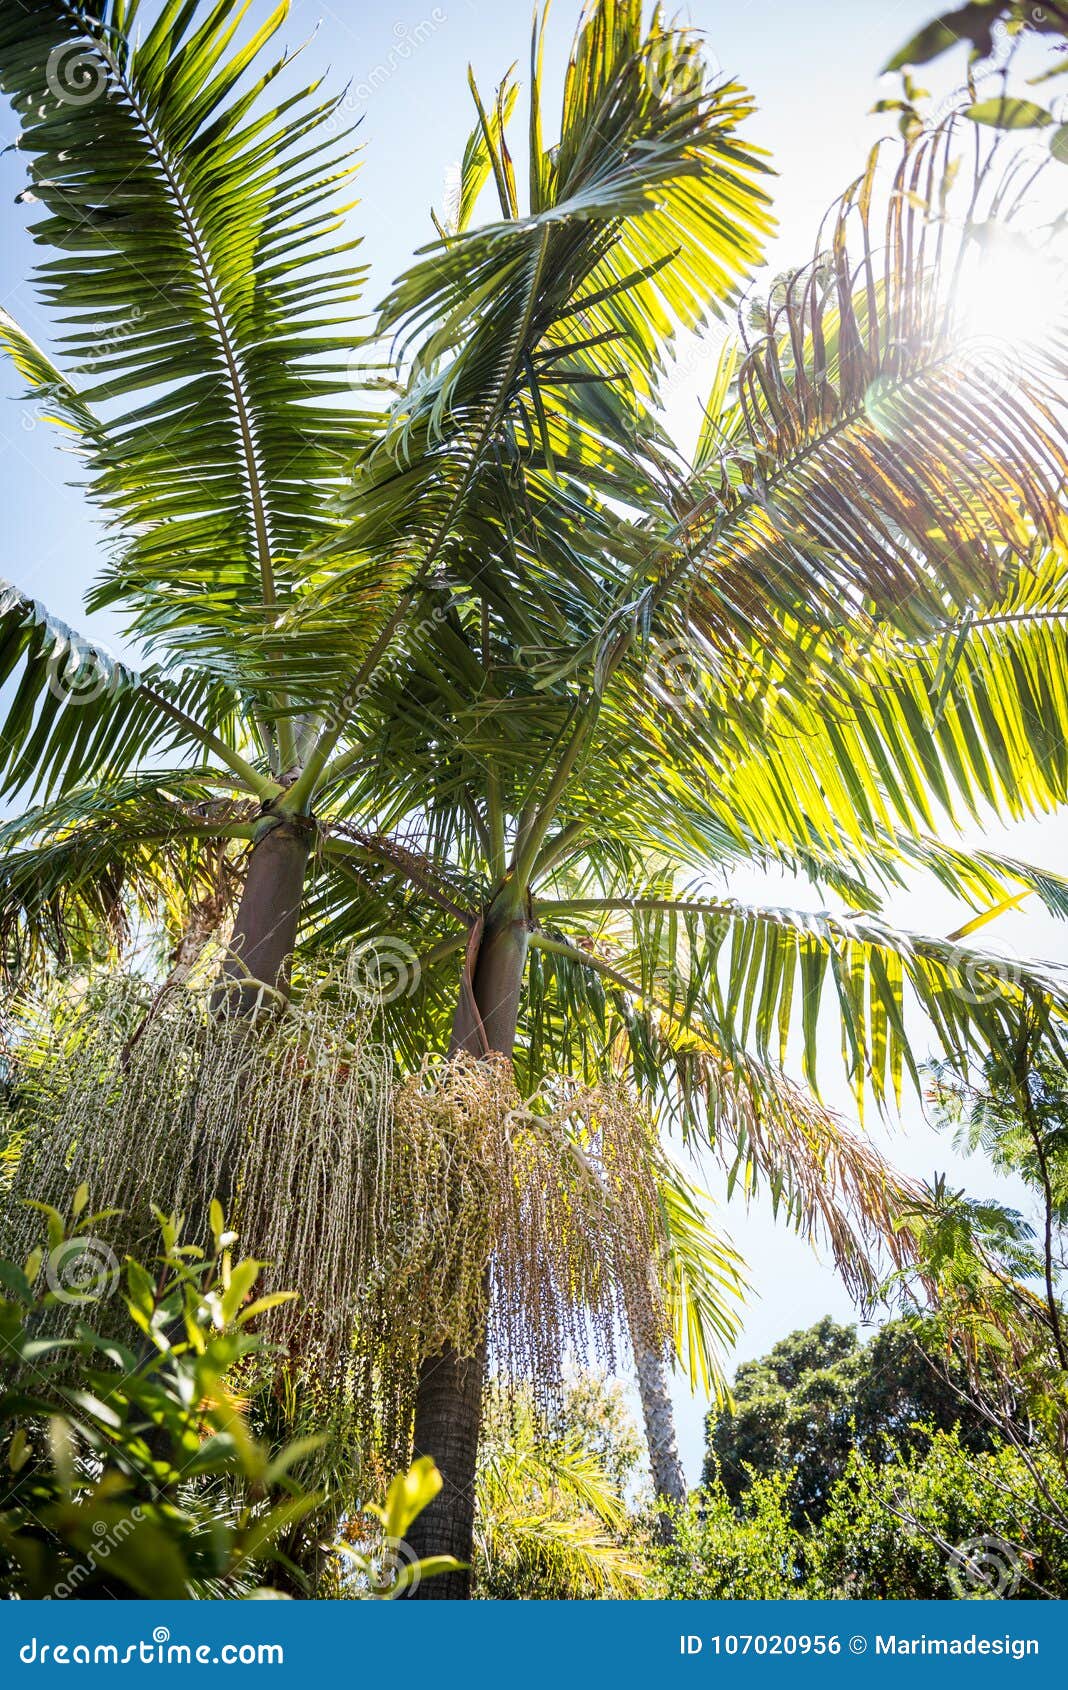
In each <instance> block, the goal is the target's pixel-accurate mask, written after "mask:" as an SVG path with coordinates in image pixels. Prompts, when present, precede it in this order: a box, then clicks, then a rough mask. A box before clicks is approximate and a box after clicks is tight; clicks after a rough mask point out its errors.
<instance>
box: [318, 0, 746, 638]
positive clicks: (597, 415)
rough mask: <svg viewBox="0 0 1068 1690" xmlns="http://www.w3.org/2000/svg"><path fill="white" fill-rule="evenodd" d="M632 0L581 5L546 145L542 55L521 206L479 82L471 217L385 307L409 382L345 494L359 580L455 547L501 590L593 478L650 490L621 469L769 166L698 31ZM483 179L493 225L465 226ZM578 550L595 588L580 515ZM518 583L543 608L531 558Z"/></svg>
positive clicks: (648, 430) (577, 568) (740, 101)
mask: <svg viewBox="0 0 1068 1690" xmlns="http://www.w3.org/2000/svg"><path fill="white" fill-rule="evenodd" d="M641 11H642V8H641V6H640V4H638V3H637V0H625V3H622V4H613V5H610V6H608V5H605V6H596V7H591V8H589V9H588V10H587V12H586V13H585V15H584V18H583V21H582V24H581V26H580V29H579V32H578V35H577V37H576V41H575V46H574V49H573V53H572V57H571V61H570V64H569V68H568V72H567V76H566V79H565V88H564V96H563V107H562V112H561V117H560V124H559V135H558V139H557V141H556V143H555V144H554V145H552V146H547V145H546V144H545V141H544V138H543V133H542V131H543V127H544V118H543V114H542V109H541V92H540V88H539V86H538V81H537V68H536V67H537V58H538V54H537V50H536V51H535V55H534V64H535V70H534V79H533V86H532V88H531V107H532V119H531V132H530V143H529V170H528V176H529V192H528V196H527V199H528V203H527V205H526V208H525V210H524V209H522V208H521V206H520V203H519V194H518V189H517V187H516V183H515V175H514V168H513V165H512V160H511V155H510V153H509V151H508V149H507V146H506V143H505V141H504V126H505V119H506V116H507V113H508V111H509V110H510V109H511V106H512V104H513V100H514V92H513V89H512V87H511V85H510V84H509V85H506V86H505V87H504V88H503V89H502V90H501V93H500V95H499V98H498V103H497V107H496V110H495V112H494V113H493V114H488V113H487V112H486V110H485V108H484V106H483V105H482V102H481V100H480V98H479V96H478V93H477V90H475V91H474V92H475V99H476V106H477V109H478V112H479V125H478V128H477V130H476V134H475V136H474V137H473V138H472V141H471V143H470V144H469V146H468V149H467V153H466V155H465V165H464V176H463V183H462V187H461V207H462V211H463V216H462V218H461V220H460V225H459V227H458V228H457V230H456V232H454V233H447V234H446V235H445V236H444V237H443V239H442V240H441V241H439V242H438V243H436V244H435V245H434V247H432V248H430V249H428V251H427V254H426V256H425V257H424V258H422V259H421V260H419V261H417V262H416V264H415V265H414V266H413V267H412V268H411V269H410V270H409V271H408V272H407V273H406V274H405V275H404V276H403V277H402V278H401V280H400V281H399V282H398V283H397V284H396V286H395V287H394V289H393V291H392V292H391V294H390V295H389V297H388V298H387V300H386V301H385V303H384V305H383V308H382V315H381V318H380V322H379V332H380V333H381V334H382V335H385V336H389V335H392V336H394V337H395V340H396V344H397V354H398V358H399V360H400V361H401V363H402V365H406V366H407V368H408V373H409V374H408V385H407V389H406V392H405V393H404V395H403V396H402V398H401V399H400V400H399V401H398V403H397V405H396V406H395V408H394V411H393V415H392V419H391V424H390V427H389V429H388V432H387V434H386V437H385V439H384V441H383V442H381V444H380V445H379V446H378V447H377V448H376V449H375V450H374V451H373V452H372V453H371V454H370V456H369V458H368V460H367V462H366V464H365V465H364V466H363V468H362V469H361V470H360V472H359V473H358V474H357V477H356V481H355V485H354V488H353V491H352V493H351V495H350V497H349V500H348V507H349V511H350V514H351V523H350V526H349V528H348V529H347V531H346V532H345V534H344V535H343V536H342V538H341V542H340V544H341V546H342V547H343V548H348V550H349V551H350V552H351V553H352V554H353V558H354V567H355V568H356V569H357V570H358V569H359V568H360V567H361V561H362V559H363V558H365V557H366V556H369V555H378V556H382V555H392V556H394V557H395V558H396V559H397V561H398V563H399V565H401V566H402V567H403V569H404V570H405V571H407V572H408V573H411V572H412V571H413V570H414V571H415V572H416V574H417V577H418V578H419V579H423V578H425V577H426V576H427V575H428V574H429V572H430V571H431V570H432V568H433V567H434V565H435V564H437V563H438V562H439V560H445V559H447V560H448V562H449V564H450V565H451V566H452V567H454V568H459V570H460V571H461V573H464V574H468V573H470V574H473V575H474V576H475V578H476V580H477V582H478V584H479V586H480V588H482V589H483V590H485V591H486V592H487V593H488V594H491V595H492V592H493V580H494V578H498V579H499V578H500V577H501V573H502V570H503V571H504V572H505V575H507V572H508V569H509V567H510V568H511V570H512V572H513V573H514V571H515V569H516V568H517V567H520V569H522V565H523V563H524V561H525V560H523V559H522V557H521V556H520V557H519V559H518V562H517V560H516V558H515V557H513V553H515V551H516V549H517V547H519V549H520V552H521V542H522V537H523V536H524V535H526V536H527V537H528V539H529V541H530V545H531V550H532V551H533V552H534V553H535V554H536V555H537V554H538V545H539V540H540V539H541V538H542V537H545V538H548V532H547V531H548V530H550V529H551V527H552V524H553V520H554V519H553V514H552V513H553V512H554V511H559V510H562V511H563V512H565V513H566V512H567V511H568V508H569V507H570V508H571V509H572V512H573V513H574V514H577V513H578V512H579V511H580V510H581V508H582V505H583V503H584V502H585V501H586V500H588V496H589V490H590V488H591V486H593V487H598V486H600V487H602V488H603V487H604V486H606V485H608V484H612V483H614V484H615V488H616V490H618V486H619V483H620V481H621V480H622V481H626V482H627V485H628V490H629V491H630V493H631V495H632V497H641V495H642V493H643V491H644V492H648V488H643V486H642V484H641V481H640V479H639V482H638V484H637V486H635V483H634V477H633V468H632V467H631V466H629V465H628V464H627V463H626V459H627V455H628V443H632V442H637V440H638V439H639V438H640V437H641V436H643V435H652V434H655V425H654V424H653V421H652V419H651V417H649V416H648V414H647V409H646V401H647V400H648V399H649V398H650V397H651V395H652V392H653V389H654V386H655V381H656V377H657V373H658V371H659V368H660V361H661V356H662V348H663V346H664V344H665V342H666V341H667V340H668V339H670V337H671V335H672V334H673V333H674V331H675V329H676V328H678V327H680V326H684V327H692V326H694V324H695V323H697V322H698V321H699V320H700V319H701V318H702V316H703V315H704V314H705V313H706V312H707V311H708V310H709V309H711V308H713V307H715V306H716V305H717V303H718V302H720V301H722V299H723V298H724V297H725V296H726V295H728V294H729V293H730V291H731V290H732V289H734V288H735V287H736V285H737V283H738V280H739V278H740V276H741V274H742V273H743V271H744V268H745V267H746V265H747V264H749V263H750V262H752V261H754V260H755V259H756V258H757V256H758V253H759V243H760V239H761V236H762V235H763V233H764V232H765V231H766V229H767V227H768V217H767V212H766V197H765V195H764V194H763V192H762V190H761V189H760V187H759V175H760V172H761V170H762V168H763V166H762V163H761V161H760V158H759V156H758V155H757V154H756V153H755V152H754V151H753V150H752V149H751V148H748V147H747V146H745V145H744V143H743V142H742V140H741V138H740V136H739V128H740V125H741V124H742V123H743V122H744V120H745V119H746V117H747V116H748V115H749V113H750V111H751V102H750V101H749V99H748V97H747V96H746V95H745V94H744V93H743V92H742V90H741V89H740V88H738V87H737V86H736V85H733V84H722V85H719V86H715V85H713V84H712V83H711V82H710V81H709V79H708V76H707V72H706V70H705V68H704V67H703V65H702V62H701V57H700V53H699V51H698V48H697V46H696V43H695V41H694V39H693V38H692V37H691V36H689V35H688V34H686V33H685V32H682V31H679V30H676V29H668V28H666V27H665V26H664V25H663V23H662V22H661V21H660V19H659V17H657V18H656V19H654V20H653V22H652V24H651V25H650V27H649V29H648V30H647V31H643V28H642V18H641ZM490 174H492V175H493V177H494V179H495V182H496V185H497V189H498V195H499V198H500V200H501V220H500V221H498V222H494V223H490V224H487V225H485V226H483V227H480V228H474V229H472V228H470V226H469V217H470V212H471V209H472V207H473V204H474V199H475V197H476V192H477V188H478V186H479V185H480V183H481V182H482V181H483V180H485V179H486V178H487V177H488V176H489V175H490ZM532 536H536V538H535V537H532ZM570 543H571V545H572V546H574V548H575V556H574V557H573V558H572V560H571V561H572V569H573V572H574V573H575V575H576V578H577V582H578V584H579V585H580V586H581V585H582V565H581V564H580V563H579V558H589V557H591V556H592V557H593V559H594V564H593V566H592V568H593V575H592V579H593V585H594V588H595V589H596V588H597V583H598V581H599V578H600V574H601V572H602V570H603V569H604V568H605V567H607V566H608V564H609V561H610V560H609V559H608V558H606V557H605V556H604V555H603V553H602V555H601V558H600V561H599V565H598V554H597V549H596V548H586V547H583V546H582V543H581V534H580V531H579V530H578V529H577V528H576V525H575V523H574V521H573V520H572V523H571V535H570ZM332 549H333V548H332ZM491 565H492V567H491ZM527 567H530V564H529V561H528V562H527ZM567 574H568V571H567V570H566V569H565V570H564V572H563V574H562V576H561V572H560V571H557V572H556V578H557V579H558V580H563V581H564V582H566V580H567ZM525 585H526V588H527V593H526V596H527V599H528V602H530V601H532V604H531V607H532V608H533V603H536V602H537V600H538V599H539V596H540V595H539V592H538V581H537V571H536V569H535V574H534V578H533V579H529V580H526V581H525ZM330 586H331V583H330V582H328V583H327V587H328V590H329V589H330ZM532 589H533V590H532Z"/></svg>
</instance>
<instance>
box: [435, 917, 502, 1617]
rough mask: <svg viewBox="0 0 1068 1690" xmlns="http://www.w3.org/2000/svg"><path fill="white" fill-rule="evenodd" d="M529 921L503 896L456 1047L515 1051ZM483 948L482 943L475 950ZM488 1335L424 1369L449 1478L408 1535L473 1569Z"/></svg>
mask: <svg viewBox="0 0 1068 1690" xmlns="http://www.w3.org/2000/svg"><path fill="white" fill-rule="evenodd" d="M529 935H530V921H529V916H528V913H527V910H526V908H525V905H524V904H522V903H519V904H517V901H516V897H515V894H514V893H511V892H510V891H509V895H508V896H507V899H498V900H497V902H496V903H495V904H494V906H493V908H492V909H491V910H490V913H489V915H488V916H487V917H486V920H485V924H484V926H483V927H482V929H481V932H480V934H479V936H478V938H477V941H476V945H473V946H472V947H471V949H470V950H469V953H468V959H467V965H466V967H465V970H464V980H463V984H462V986H461V991H460V1001H459V1003H458V1004H457V1007H456V1015H455V1017H454V1020H453V1027H452V1039H451V1042H450V1047H449V1048H450V1052H451V1053H452V1054H457V1053H459V1052H460V1051H466V1052H467V1053H468V1054H469V1055H471V1056H477V1057H483V1056H487V1055H491V1054H493V1053H497V1054H499V1055H502V1056H506V1057H509V1058H510V1057H511V1055H512V1051H513V1048H514V1046H515V1030H516V1022H517V1020H518V1017H519V996H520V991H521V989H522V984H523V971H524V969H525V967H526V960H527V943H528V939H529ZM476 947H477V948H476ZM485 1372H486V1344H485V1340H483V1342H482V1343H481V1344H480V1345H479V1347H478V1349H477V1350H476V1351H475V1353H474V1355H473V1356H460V1355H457V1353H456V1351H455V1350H454V1349H453V1348H452V1347H451V1345H447V1346H446V1347H445V1349H444V1350H442V1351H441V1352H440V1353H439V1354H438V1355H434V1356H427V1357H426V1358H425V1359H424V1361H423V1364H422V1366H421V1368H420V1370H419V1384H418V1387H417V1391H416V1401H415V1431H414V1439H413V1456H419V1455H429V1456H431V1457H432V1458H433V1460H434V1461H435V1462H436V1464H437V1467H438V1470H439V1472H440V1473H441V1476H442V1479H443V1481H444V1482H443V1484H442V1487H441V1490H440V1491H439V1492H438V1495H437V1496H436V1497H435V1498H434V1501H433V1502H432V1503H431V1504H430V1506H429V1507H428V1508H425V1509H424V1510H423V1512H422V1513H421V1514H420V1515H419V1517H418V1519H416V1520H415V1521H414V1522H413V1524H412V1526H411V1529H410V1530H409V1533H408V1545H409V1548H410V1549H411V1551H412V1553H413V1554H414V1555H417V1556H419V1557H423V1556H426V1555H454V1556H455V1557H456V1559H457V1560H458V1561H462V1562H464V1563H465V1566H466V1567H467V1568H469V1567H470V1562H471V1554H472V1549H473V1546H474V1531H475V1465H476V1461H477V1457H478V1439H479V1432H480V1429H481V1423H482V1390H483V1385H484V1382H485ZM470 1594H471V1574H470V1571H469V1570H467V1571H464V1572H459V1573H442V1574H440V1575H439V1576H438V1577H436V1578H432V1579H426V1580H424V1581H423V1582H421V1583H420V1584H418V1585H417V1586H416V1588H415V1590H414V1591H413V1592H412V1595H413V1596H414V1598H415V1599H416V1600H422V1601H438V1602H440V1601H462V1600H464V1599H466V1598H467V1597H469V1596H470Z"/></svg>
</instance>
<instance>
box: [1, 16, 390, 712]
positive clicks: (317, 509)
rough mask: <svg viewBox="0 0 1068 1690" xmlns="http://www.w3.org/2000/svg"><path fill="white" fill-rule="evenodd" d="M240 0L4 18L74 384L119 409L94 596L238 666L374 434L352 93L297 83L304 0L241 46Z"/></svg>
mask: <svg viewBox="0 0 1068 1690" xmlns="http://www.w3.org/2000/svg"><path fill="white" fill-rule="evenodd" d="M242 11H243V9H242V10H238V11H235V8H234V7H233V6H232V5H229V4H227V3H225V0H224V3H221V4H220V3H216V4H212V5H209V6H208V7H207V8H203V7H200V6H193V5H181V4H169V5H166V6H164V7H162V8H159V9H156V10H155V11H154V12H153V13H151V14H149V13H148V11H147V10H144V11H143V9H142V7H141V5H140V4H139V0H96V3H94V4H92V5H90V6H76V5H74V4H71V3H70V0H19V4H17V5H15V6H11V7H7V8H5V10H4V14H3V18H2V19H0V87H2V88H3V89H4V91H5V92H6V93H7V94H8V95H9V96H10V98H11V99H12V102H13V104H14V106H15V109H16V111H17V113H18V115H19V118H20V120H21V124H22V135H21V140H20V148H21V151H22V153H23V155H24V156H25V157H26V158H27V159H28V161H29V165H30V170H31V178H32V184H33V191H32V194H31V195H29V196H27V197H28V198H29V199H31V200H32V201H33V202H35V203H36V204H37V205H38V206H39V207H40V211H41V215H40V217H39V219H38V221H37V222H36V224H35V226H34V235H35V238H36V239H37V240H38V241H39V242H40V243H41V244H44V245H48V246H51V247H53V248H54V249H58V253H59V256H57V257H54V258H51V259H49V260H48V261H46V262H45V263H44V264H43V265H42V266H41V269H40V272H39V274H40V285H41V291H42V292H43V295H44V297H45V300H46V302H47V304H48V305H49V306H50V307H51V309H52V310H53V312H54V313H55V315H56V317H57V318H58V320H59V322H60V323H61V325H62V326H63V329H64V332H63V334H62V336H61V338H60V342H59V345H60V353H61V357H62V359H63V361H64V363H65V364H66V366H67V368H68V370H70V371H71V372H73V373H76V375H77V386H78V390H79V393H80V401H79V403H81V404H82V405H88V406H91V407H92V408H93V409H94V410H95V411H96V412H97V414H98V416H99V415H104V414H106V415H107V417H108V421H107V425H106V427H103V428H102V432H96V433H94V434H93V435H92V436H90V437H89V439H88V440H87V442H86V453H87V458H88V466H89V473H90V480H91V486H92V490H93V492H94V495H95V496H96V497H97V498H99V499H100V500H101V501H102V502H103V504H104V505H105V507H106V508H107V509H108V510H109V512H110V513H112V514H113V516H114V517H115V519H116V520H117V522H118V524H119V526H120V531H121V533H122V536H123V539H122V544H121V547H120V550H119V551H118V553H117V555H116V557H115V560H114V561H113V563H112V564H111V565H110V567H109V570H108V573H107V576H106V578H105V581H104V583H103V585H102V586H101V587H100V588H99V589H98V591H97V593H96V595H95V602H96V603H98V604H103V603H113V602H119V601H121V602H123V603H124V604H125V605H126V606H127V607H131V606H132V607H133V608H134V612H135V620H134V626H135V628H136V630H137V631H138V632H139V633H141V634H142V635H144V636H147V637H149V638H153V639H158V640H161V641H163V642H164V643H165V644H167V645H169V646H171V647H172V648H174V647H178V648H179V649H180V650H181V652H182V653H183V655H185V656H186V657H193V658H195V659H196V660H197V661H198V662H199V663H201V664H202V665H204V666H210V667H214V668H216V669H217V671H218V672H220V673H221V674H222V675H223V676H224V677H225V678H226V679H228V680H232V677H233V673H234V667H235V665H236V664H237V662H238V660H239V656H240V652H239V651H237V650H235V648H234V641H233V635H234V633H235V631H236V632H237V633H238V634H239V637H240V639H241V641H242V642H244V643H245V651H246V653H247V654H250V655H251V650H252V648H253V647H254V645H255V635H256V632H257V630H258V629H260V630H262V628H263V626H264V625H265V624H268V623H269V622H270V620H271V617H272V613H273V607H274V605H275V604H276V603H277V602H278V601H279V599H280V597H281V596H282V595H284V594H285V593H287V592H288V591H289V590H290V589H292V588H293V587H294V586H295V585H296V567H297V566H296V562H295V560H296V559H297V558H298V556H299V555H300V553H301V552H302V551H303V550H304V549H305V548H306V547H307V546H308V544H309V543H310V542H311V541H313V540H315V539H318V538H320V537H321V536H322V534H323V533H324V531H325V528H326V526H327V524H328V521H329V518H328V516H327V514H326V505H327V497H328V495H329V492H330V490H331V489H333V488H335V487H336V486H337V485H338V484H339V482H340V479H341V476H342V474H343V468H344V463H345V459H346V456H347V455H351V453H353V452H354V451H355V450H356V449H357V447H358V446H359V445H360V443H361V442H362V441H363V440H365V439H366V437H367V430H366V427H365V426H364V423H363V421H361V417H360V415H359V413H358V412H356V411H355V410H354V409H353V405H352V402H351V401H352V395H351V383H350V381H349V380H348V376H347V373H346V366H347V354H348V349H349V348H350V347H351V345H352V341H353V331H352V328H351V317H352V311H353V307H354V303H355V300H356V297H357V293H358V288H359V283H360V279H361V278H360V272H359V271H358V270H356V269H354V268H353V266H352V263H351V259H350V253H351V248H352V245H353V243H352V242H351V241H348V240H343V241H338V240H337V236H338V232H339V230H340V226H341V215H342V209H343V208H342V205H341V203H340V200H341V196H342V195H343V194H344V193H345V191H346V190H347V188H348V186H349V182H350V178H351V175H352V170H353V164H352V152H351V146H350V143H349V140H348V137H347V135H346V134H345V132H344V130H343V129H342V130H340V131H337V120H338V119H339V117H340V116H341V114H342V96H341V95H335V96H324V95H321V94H320V93H319V91H318V85H317V84H313V85H312V86H310V87H308V88H305V89H303V90H298V91H296V92H292V91H288V90H287V91H286V92H284V93H283V92H279V88H280V87H282V86H283V85H282V84H280V83H279V78H281V77H282V74H283V72H284V71H286V69H287V67H288V66H289V65H290V63H291V59H292V55H290V54H287V53H285V52H282V53H275V56H273V57H272V56H271V52H270V49H271V44H272V42H273V39H274V38H275V37H276V36H277V34H278V31H279V30H280V29H281V27H282V25H283V23H284V21H285V18H286V14H287V7H286V5H285V4H282V5H280V6H278V7H277V8H276V9H275V10H274V12H273V13H272V14H271V15H270V16H269V17H268V18H267V20H266V22H265V23H264V24H263V25H262V26H261V27H260V28H259V29H258V30H256V31H255V32H254V33H253V34H252V35H251V36H250V37H249V38H248V39H247V40H246V41H245V42H244V43H243V44H241V45H236V44H235V37H236V35H237V33H238V31H239V29H240V24H241V17H242ZM65 75H66V76H67V77H71V76H74V77H80V78H81V82H80V83H77V82H76V83H75V84H74V85H72V86H69V87H66V88H65V87H64V85H63V78H64V76H65ZM90 83H91V84H92V87H91V90H90V91H91V92H92V93H94V94H95V97H91V98H90V97H86V90H87V87H88V86H89V84H90ZM272 97H273V98H274V99H275V100H276V101H277V103H276V104H275V105H274V106H273V107H272V106H271V104H270V99H271V98H272ZM70 379H73V375H72V377H71V378H70ZM161 383H162V384H163V385H161ZM339 399H347V400H348V404H347V405H346V404H340V405H339V404H338V403H337V401H338V400H339ZM313 489H314V491H313ZM206 606H210V610H207V611H206ZM261 679H262V677H261ZM280 708H284V706H283V707H280ZM287 731H288V730H286V729H283V736H284V735H285V733H286V732H287Z"/></svg>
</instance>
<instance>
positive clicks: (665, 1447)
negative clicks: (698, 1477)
mask: <svg viewBox="0 0 1068 1690" xmlns="http://www.w3.org/2000/svg"><path fill="white" fill-rule="evenodd" d="M634 1366H635V1370H636V1372H637V1375H638V1392H639V1395H640V1396H641V1400H642V1418H643V1420H644V1421H645V1441H646V1443H647V1444H648V1445H649V1467H650V1470H651V1472H652V1476H653V1489H654V1491H655V1492H656V1500H657V1502H659V1503H665V1504H668V1505H669V1506H668V1507H664V1508H661V1509H660V1510H659V1511H658V1513H657V1536H658V1538H659V1540H660V1542H661V1543H673V1542H674V1539H675V1522H674V1520H673V1518H672V1515H671V1512H670V1508H671V1507H676V1508H678V1507H681V1506H682V1505H683V1503H684V1502H685V1501H686V1475H685V1474H684V1473H683V1470H682V1463H681V1461H680V1460H679V1448H678V1444H677V1443H676V1441H675V1417H674V1414H673V1412H672V1407H671V1393H670V1391H669V1390H668V1371H667V1367H666V1366H665V1364H664V1358H663V1356H662V1355H659V1354H658V1353H657V1352H656V1351H655V1350H643V1349H638V1348H636V1349H635V1352H634Z"/></svg>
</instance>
